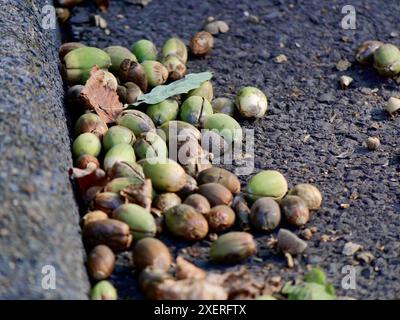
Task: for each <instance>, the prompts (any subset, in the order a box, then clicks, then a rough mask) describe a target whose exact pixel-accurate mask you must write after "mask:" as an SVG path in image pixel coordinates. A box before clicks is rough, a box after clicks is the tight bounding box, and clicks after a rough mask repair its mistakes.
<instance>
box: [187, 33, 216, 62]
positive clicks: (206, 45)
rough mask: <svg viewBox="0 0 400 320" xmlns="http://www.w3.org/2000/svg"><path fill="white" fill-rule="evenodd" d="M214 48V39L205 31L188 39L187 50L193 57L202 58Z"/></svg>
mask: <svg viewBox="0 0 400 320" xmlns="http://www.w3.org/2000/svg"><path fill="white" fill-rule="evenodd" d="M213 46H214V37H213V36H212V34H211V33H209V32H207V31H200V32H198V33H196V34H195V35H194V36H193V37H192V39H190V43H189V48H190V50H191V52H192V53H193V55H195V56H198V57H202V56H205V55H206V54H207V53H209V52H210V51H211V49H212V48H213Z"/></svg>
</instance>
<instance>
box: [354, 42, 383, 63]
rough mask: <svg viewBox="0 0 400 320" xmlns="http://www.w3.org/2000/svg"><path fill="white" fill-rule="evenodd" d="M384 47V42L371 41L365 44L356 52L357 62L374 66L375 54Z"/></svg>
mask: <svg viewBox="0 0 400 320" xmlns="http://www.w3.org/2000/svg"><path fill="white" fill-rule="evenodd" d="M381 45H383V42H380V41H376V40H369V41H365V42H363V43H362V44H361V45H360V46H359V47H358V48H357V52H356V60H357V61H358V62H359V63H362V64H372V63H373V62H374V52H375V51H376V50H378V49H379V47H380V46H381Z"/></svg>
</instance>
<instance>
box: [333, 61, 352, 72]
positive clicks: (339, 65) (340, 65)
mask: <svg viewBox="0 0 400 320" xmlns="http://www.w3.org/2000/svg"><path fill="white" fill-rule="evenodd" d="M350 67H351V63H350V62H349V60H347V59H341V60H339V61H338V63H337V64H336V69H338V70H339V71H346V70H347V69H348V68H350Z"/></svg>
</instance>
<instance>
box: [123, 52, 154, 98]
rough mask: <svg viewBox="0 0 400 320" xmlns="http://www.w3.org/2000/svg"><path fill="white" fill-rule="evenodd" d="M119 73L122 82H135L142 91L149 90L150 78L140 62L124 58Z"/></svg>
mask: <svg viewBox="0 0 400 320" xmlns="http://www.w3.org/2000/svg"><path fill="white" fill-rule="evenodd" d="M118 75H119V79H120V80H121V82H122V83H126V82H133V83H135V84H137V85H138V86H139V88H140V90H142V92H146V91H147V88H148V79H147V75H146V72H145V71H144V68H143V66H142V65H141V64H140V63H138V62H136V61H134V60H130V59H125V60H123V61H122V63H121V65H120V66H119V73H118Z"/></svg>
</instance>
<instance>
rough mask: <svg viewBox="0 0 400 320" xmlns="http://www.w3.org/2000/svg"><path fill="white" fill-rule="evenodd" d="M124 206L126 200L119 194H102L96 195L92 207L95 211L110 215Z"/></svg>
mask: <svg viewBox="0 0 400 320" xmlns="http://www.w3.org/2000/svg"><path fill="white" fill-rule="evenodd" d="M122 204H124V200H123V199H122V197H121V196H120V195H119V194H117V193H114V192H100V193H98V194H96V196H95V198H94V200H93V204H92V206H93V209H96V210H101V211H103V212H105V213H107V214H110V213H111V212H113V211H114V210H115V209H116V208H118V207H119V206H120V205H122Z"/></svg>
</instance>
